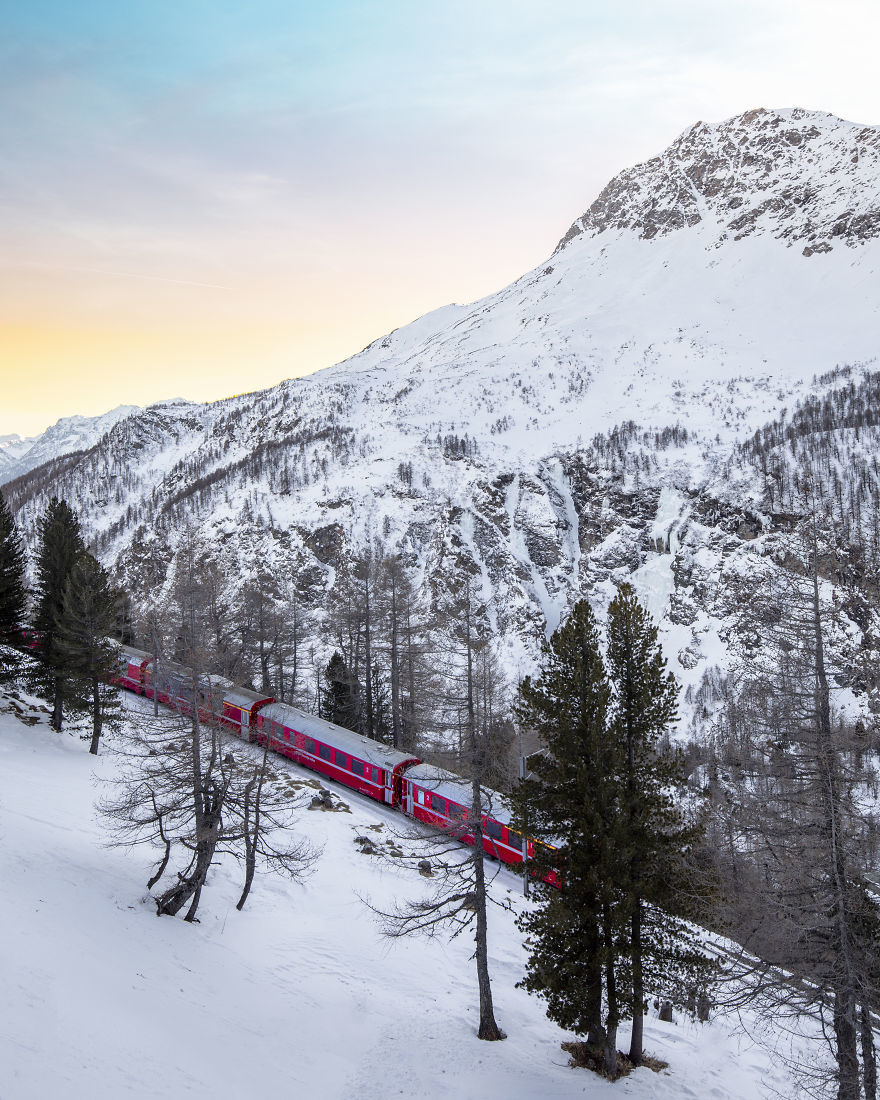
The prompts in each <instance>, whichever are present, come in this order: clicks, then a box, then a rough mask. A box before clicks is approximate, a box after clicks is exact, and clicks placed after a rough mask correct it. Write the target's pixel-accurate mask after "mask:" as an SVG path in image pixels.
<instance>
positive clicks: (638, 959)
mask: <svg viewBox="0 0 880 1100" xmlns="http://www.w3.org/2000/svg"><path fill="white" fill-rule="evenodd" d="M607 670H608V678H609V682H610V684H611V688H612V692H613V703H612V708H611V721H610V725H609V734H610V736H611V737H612V738H613V739H614V741H615V742H616V744H617V746H618V747H619V749H620V750H622V759H623V764H624V772H623V775H622V780H623V784H622V792H621V811H622V814H621V820H620V823H619V824H620V828H619V830H618V833H619V836H620V841H621V854H622V855H625V856H626V857H628V858H627V860H626V863H625V864H624V867H623V879H624V881H625V893H626V898H625V904H626V908H627V910H628V912H627V916H628V921H629V944H628V954H629V968H630V972H631V981H632V995H631V997H630V998H629V999H630V1000H631V1003H632V1011H633V1025H632V1040H631V1044H630V1051H629V1059H630V1061H631V1062H632V1063H633V1064H634V1065H639V1063H640V1062H641V1060H642V1056H643V1050H642V1025H643V1015H644V1006H645V1001H646V998H647V997H648V996H650V995H651V994H659V993H660V992H661V989H662V990H663V991H664V992H666V994H667V995H669V993H670V991H672V992H676V993H678V995H679V998H681V997H682V994H683V992H685V991H687V990H688V989H692V988H694V987H696V986H700V985H702V984H705V982H706V981H707V980H708V978H709V975H710V968H709V965H708V963H707V961H706V959H705V958H704V956H703V955H702V953H701V951H700V949H699V944H698V942H697V941H696V940H695V939H694V937H693V936H692V934H691V933H690V932H689V931H688V928H687V926H686V925H685V924H684V923H683V921H682V920H681V919H679V918H680V917H681V916H689V917H692V916H694V915H695V913H693V912H692V911H691V906H692V905H693V902H692V900H691V899H693V898H695V897H697V898H698V897H699V891H696V890H695V889H694V887H693V884H692V883H690V882H689V881H687V875H686V874H685V870H684V867H683V865H682V861H681V858H680V855H681V852H682V851H683V850H684V849H685V848H686V847H688V846H689V845H690V844H691V843H692V842H693V841H694V840H695V839H696V837H697V834H698V830H696V829H695V828H693V827H689V826H688V825H687V824H686V823H685V822H684V821H683V819H682V815H681V813H680V812H679V810H678V808H677V806H676V804H675V801H674V797H673V795H672V793H671V792H672V790H673V789H674V788H675V787H676V786H680V785H681V784H682V783H683V782H684V778H685V775H684V761H683V758H682V756H681V754H680V753H674V752H671V751H668V750H667V751H665V752H664V751H663V750H662V746H661V742H662V739H663V737H664V734H665V733H666V732H667V730H668V728H669V726H670V724H671V723H672V722H673V721H674V719H675V716H676V711H677V695H678V690H677V687H676V683H675V677H674V676H673V675H672V673H671V672H667V671H666V661H665V659H664V657H663V654H662V651H661V649H660V646H659V645H658V643H657V627H656V626H655V625H654V624H653V622H652V621H651V618H650V616H649V615H648V613H647V611H646V610H645V609H644V608H643V607H642V606H641V604H640V603H639V602H638V600H637V599H636V595H635V592H634V591H633V589H632V586H631V585H629V584H622V585H621V586H620V588H619V589H618V593H617V596H616V597H615V599H614V600H612V602H611V605H610V606H609V608H608V648H607ZM621 884H622V885H623V884H624V882H622V883H621ZM676 987H677V988H676Z"/></svg>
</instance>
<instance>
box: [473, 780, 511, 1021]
mask: <svg viewBox="0 0 880 1100" xmlns="http://www.w3.org/2000/svg"><path fill="white" fill-rule="evenodd" d="M471 816H472V817H473V830H474V856H473V858H474V895H475V905H476V925H477V928H476V962H477V985H478V986H479V990H480V1027H479V1030H478V1031H477V1038H478V1039H486V1040H488V1041H489V1042H495V1041H497V1040H499V1039H503V1038H505V1035H504V1032H503V1031H502V1030H501V1028H500V1027H499V1026H498V1024H497V1023H496V1021H495V1009H494V1006H493V1004H492V984H491V981H490V979H489V947H488V919H487V914H486V866H485V853H484V851H483V825H482V814H481V809H480V781H479V778H478V777H477V775H476V773H475V775H474V779H473V784H472V797H471Z"/></svg>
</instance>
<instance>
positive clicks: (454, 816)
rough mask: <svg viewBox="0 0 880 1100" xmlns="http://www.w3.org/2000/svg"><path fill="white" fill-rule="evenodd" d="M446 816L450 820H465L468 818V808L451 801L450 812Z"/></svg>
mask: <svg viewBox="0 0 880 1100" xmlns="http://www.w3.org/2000/svg"><path fill="white" fill-rule="evenodd" d="M446 816H447V817H448V818H449V820H450V821H465V820H467V810H466V809H465V808H464V806H459V805H458V804H457V803H456V802H450V803H449V813H448V814H447V815H446Z"/></svg>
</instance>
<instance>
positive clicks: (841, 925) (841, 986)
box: [811, 525, 860, 1100]
mask: <svg viewBox="0 0 880 1100" xmlns="http://www.w3.org/2000/svg"><path fill="white" fill-rule="evenodd" d="M817 556H818V552H817V547H816V532H815V525H814V528H813V533H812V563H811V564H812V578H811V579H812V589H813V591H812V619H813V646H814V648H813V658H814V661H815V675H816V679H815V713H816V735H817V740H818V746H817V748H818V757H819V760H818V764H819V768H820V774H821V777H822V800H823V805H822V812H823V815H824V820H823V822H822V824H823V828H824V832H825V838H826V841H827V844H828V876H829V883H830V886H831V892H832V906H833V908H832V912H833V914H834V924H835V927H834V930H833V932H834V939H835V941H836V942H835V943H834V947H835V949H836V954H837V959H836V964H837V965H836V967H835V969H836V971H837V973H838V974H839V975H840V978H839V981H838V982H837V983H835V989H834V1036H835V1041H836V1045H837V1049H836V1051H835V1058H836V1060H837V1072H838V1090H837V1097H838V1100H859V1094H860V1086H859V1060H858V1029H857V1026H856V988H857V978H856V973H855V965H854V959H853V943H852V929H851V927H850V921H849V913H848V907H847V893H848V891H847V874H846V866H845V863H844V854H843V850H842V846H841V830H842V822H841V807H840V792H839V789H838V778H839V777H838V775H837V767H836V762H835V754H834V744H833V734H832V728H831V701H830V694H829V690H828V678H827V673H826V670H825V642H824V638H823V634H822V619H821V606H820V602H819V573H818V561H817Z"/></svg>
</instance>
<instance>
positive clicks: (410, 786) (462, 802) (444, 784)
mask: <svg viewBox="0 0 880 1100" xmlns="http://www.w3.org/2000/svg"><path fill="white" fill-rule="evenodd" d="M405 779H406V787H407V790H406V795H405V798H406V804H405V807H404V811H405V812H406V813H408V814H410V815H411V816H412V817H414V818H415V819H416V820H417V821H423V822H424V823H425V824H426V825H433V826H435V827H436V828H441V829H451V830H454V831H455V832H456V835H458V836H459V838H460V839H461V840H463V841H465V842H466V843H467V844H473V843H474V834H473V832H472V831H470V830H469V829H468V820H469V818H470V813H471V800H472V791H471V784H470V782H469V781H468V780H466V779H462V777H461V776H460V775H456V774H455V772H450V771H447V770H446V769H445V768H437V767H433V766H431V765H429V764H419V765H418V766H414V767H412V768H409V769H408V770H407V773H406V777H405ZM512 818H513V811H512V808H511V805H510V802H509V801H508V800H507V799H506V798H505V797H504V795H502V794H499V793H498V792H497V791H489V790H487V789H486V788H484V789H483V816H482V826H483V850H484V851H485V852H486V854H487V855H490V856H493V857H494V858H495V859H498V860H500V861H501V862H502V863H522V858H523V853H522V836H521V835H520V834H519V833H517V832H515V831H514V830H513V829H512V828H511V827H510V822H511V820H512Z"/></svg>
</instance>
